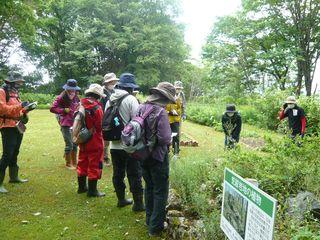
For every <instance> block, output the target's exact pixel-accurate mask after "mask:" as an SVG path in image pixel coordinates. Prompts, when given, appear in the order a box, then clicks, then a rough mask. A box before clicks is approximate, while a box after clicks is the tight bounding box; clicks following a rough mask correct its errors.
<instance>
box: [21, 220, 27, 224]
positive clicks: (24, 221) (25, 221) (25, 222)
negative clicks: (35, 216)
mask: <svg viewBox="0 0 320 240" xmlns="http://www.w3.org/2000/svg"><path fill="white" fill-rule="evenodd" d="M21 223H22V224H28V223H29V221H27V220H23V221H21Z"/></svg>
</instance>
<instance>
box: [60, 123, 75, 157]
mask: <svg viewBox="0 0 320 240" xmlns="http://www.w3.org/2000/svg"><path fill="white" fill-rule="evenodd" d="M61 133H62V136H63V139H64V142H65V144H66V146H65V148H64V152H65V153H70V152H72V151H77V145H76V144H74V143H73V142H72V130H71V129H70V127H64V126H62V127H61Z"/></svg>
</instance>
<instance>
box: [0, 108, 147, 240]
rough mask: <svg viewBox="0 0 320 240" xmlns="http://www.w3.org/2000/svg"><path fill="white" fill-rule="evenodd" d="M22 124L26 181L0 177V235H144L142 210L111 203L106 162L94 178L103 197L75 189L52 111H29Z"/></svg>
mask: <svg viewBox="0 0 320 240" xmlns="http://www.w3.org/2000/svg"><path fill="white" fill-rule="evenodd" d="M27 127H28V129H27V132H26V134H25V136H24V140H23V144H22V147H21V152H20V155H19V165H20V169H21V170H20V173H21V174H22V176H23V177H26V178H28V179H29V182H28V183H26V184H17V185H14V184H9V183H7V181H8V177H6V179H5V187H6V188H7V190H8V191H10V192H9V193H8V194H1V195H0V239H8V240H10V239H14V240H16V239H24V240H25V239H110V240H112V239H132V240H136V239H139V240H140V239H141V240H143V239H148V237H147V229H146V227H145V225H144V221H145V220H144V219H145V217H144V213H139V214H137V213H133V212H132V210H131V207H126V208H123V209H118V208H117V207H116V197H115V193H114V192H113V186H112V169H111V168H104V170H103V176H102V179H101V180H100V181H99V183H98V186H99V189H100V190H103V191H105V192H106V194H107V196H106V197H105V198H99V199H93V198H87V197H86V195H85V194H84V195H83V194H82V195H79V194H77V193H76V190H77V181H76V179H77V174H76V171H70V170H67V169H65V168H64V160H63V151H64V142H63V139H62V136H61V133H60V130H59V126H58V124H57V122H56V119H55V117H54V115H53V114H50V113H49V111H48V110H37V111H34V112H32V113H31V114H30V122H29V123H28V126H27ZM37 212H41V215H40V216H34V215H33V214H34V213H37ZM22 221H28V224H23V223H22Z"/></svg>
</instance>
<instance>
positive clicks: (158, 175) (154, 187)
mask: <svg viewBox="0 0 320 240" xmlns="http://www.w3.org/2000/svg"><path fill="white" fill-rule="evenodd" d="M142 175H143V178H144V181H145V183H146V186H145V205H146V223H147V225H148V228H149V233H157V232H160V231H162V230H163V228H164V221H165V218H166V205H167V200H168V193H169V156H168V154H166V155H165V157H164V160H163V162H160V161H157V160H154V159H148V160H147V161H146V164H144V165H143V166H142Z"/></svg>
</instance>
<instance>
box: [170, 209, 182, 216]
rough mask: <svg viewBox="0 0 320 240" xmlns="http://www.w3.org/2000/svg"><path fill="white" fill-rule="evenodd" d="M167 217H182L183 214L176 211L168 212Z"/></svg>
mask: <svg viewBox="0 0 320 240" xmlns="http://www.w3.org/2000/svg"><path fill="white" fill-rule="evenodd" d="M167 215H168V217H183V213H182V212H180V211H178V210H169V211H168V213H167Z"/></svg>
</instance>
